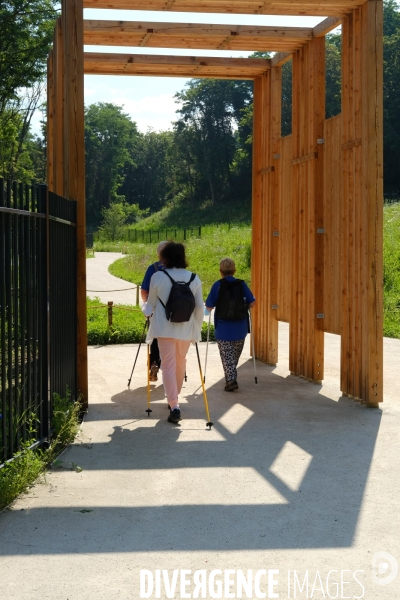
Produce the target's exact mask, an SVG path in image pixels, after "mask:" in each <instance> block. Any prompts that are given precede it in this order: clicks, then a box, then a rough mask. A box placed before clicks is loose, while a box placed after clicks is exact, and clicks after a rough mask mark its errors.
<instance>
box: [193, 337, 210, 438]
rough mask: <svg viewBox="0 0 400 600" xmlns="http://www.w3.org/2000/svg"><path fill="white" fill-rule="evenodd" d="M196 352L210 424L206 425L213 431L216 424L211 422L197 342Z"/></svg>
mask: <svg viewBox="0 0 400 600" xmlns="http://www.w3.org/2000/svg"><path fill="white" fill-rule="evenodd" d="M196 352H197V360H198V362H199V371H200V381H201V386H202V388H203V397H204V406H205V409H206V416H207V419H208V422H207V423H206V425H207V427H209V428H210V431H211V427H212V426H213V425H214V423H212V422H211V417H210V411H209V410H208V402H207V394H206V388H205V387H204V381H203V373H202V372H201V363H200V355H199V348H198V346H197V342H196Z"/></svg>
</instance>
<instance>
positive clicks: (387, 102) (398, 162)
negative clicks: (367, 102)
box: [383, 0, 400, 193]
mask: <svg viewBox="0 0 400 600" xmlns="http://www.w3.org/2000/svg"><path fill="white" fill-rule="evenodd" d="M383 14H384V27H383V32H384V45H383V61H384V65H383V66H384V70H383V119H384V120H383V133H384V141H383V147H384V152H383V158H384V186H385V191H386V192H387V193H390V192H399V190H400V179H399V171H400V121H399V115H400V10H399V6H398V5H397V3H396V2H394V0H385V2H384V13H383Z"/></svg>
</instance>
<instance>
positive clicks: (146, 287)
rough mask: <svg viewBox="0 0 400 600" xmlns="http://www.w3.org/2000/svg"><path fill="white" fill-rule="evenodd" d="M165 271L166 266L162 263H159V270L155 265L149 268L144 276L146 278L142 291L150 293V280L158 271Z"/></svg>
mask: <svg viewBox="0 0 400 600" xmlns="http://www.w3.org/2000/svg"><path fill="white" fill-rule="evenodd" d="M163 270H164V265H163V264H162V263H161V262H158V263H157V270H156V269H155V268H154V263H153V264H152V265H150V266H149V267H147V270H146V273H145V274H144V278H143V283H142V290H144V291H145V292H148V291H149V289H150V279H151V278H152V277H153V275H154V273H157V272H158V271H163Z"/></svg>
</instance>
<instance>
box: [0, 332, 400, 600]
mask: <svg viewBox="0 0 400 600" xmlns="http://www.w3.org/2000/svg"><path fill="white" fill-rule="evenodd" d="M338 340H339V339H338V337H337V336H331V335H327V336H326V364H327V372H326V380H325V382H324V385H323V386H319V385H314V384H310V383H308V382H306V381H304V380H302V379H299V378H297V377H293V376H291V375H290V374H289V372H288V327H287V326H286V325H285V324H282V325H281V327H280V362H279V365H278V366H277V367H276V368H273V367H270V366H268V365H265V364H262V363H257V377H258V384H257V385H256V384H255V382H254V373H253V364H252V361H251V360H250V359H249V343H248V342H247V343H246V346H245V350H244V352H243V356H242V360H241V362H240V367H239V378H238V380H239V384H240V388H239V390H238V391H237V392H235V393H226V392H224V391H223V381H222V379H221V375H222V370H221V366H220V360H219V356H218V350H217V347H216V345H215V344H210V347H209V356H208V365H207V372H206V384H207V394H208V401H209V406H210V412H211V418H212V421H213V422H214V426H213V427H212V430H211V431H209V430H208V429H207V427H206V425H205V422H206V421H205V411H204V403H203V397H202V390H201V386H200V377H199V370H198V366H197V359H196V353H195V350H194V349H193V348H191V349H190V350H189V355H188V365H187V374H188V380H187V383H186V384H185V385H184V389H183V393H182V399H181V408H182V413H183V417H184V420H183V421H182V422H181V423H180V425H178V426H174V425H171V424H170V423H168V422H167V420H166V417H167V408H166V403H165V400H164V399H163V388H162V385H161V384H160V382H158V383H157V384H154V385H152V391H151V408H152V413H151V416H150V417H148V416H147V414H146V412H145V409H146V407H147V392H146V376H145V373H146V367H145V361H146V353H145V351H143V349H142V350H141V351H140V354H139V359H138V364H137V367H136V370H135V372H134V374H133V378H132V385H131V389H130V390H128V389H127V380H128V377H129V375H130V372H131V368H132V364H133V360H134V357H135V355H136V352H137V346H136V345H125V346H105V347H91V348H90V349H89V367H90V410H89V413H88V415H87V418H86V420H85V422H84V425H83V434H82V437H81V439H80V440H78V441H77V442H76V443H75V444H74V445H73V446H72V447H71V448H69V449H68V450H67V451H65V452H64V453H63V455H62V456H61V460H62V468H56V469H53V470H52V471H50V473H49V474H48V475H47V477H46V481H45V482H44V483H43V484H42V485H36V486H35V487H33V488H32V489H31V490H30V491H29V493H28V494H27V495H25V496H24V497H22V498H21V499H20V500H18V501H17V502H16V503H15V505H14V506H13V507H12V510H11V511H7V512H4V513H3V514H1V515H0V592H1V598H2V599H4V600H124V599H132V600H137V599H139V598H140V597H141V594H140V587H139V582H140V572H141V570H143V569H147V570H148V571H150V573H151V574H152V575H153V577H154V578H155V577H156V570H163V569H164V570H166V572H165V576H168V578H169V579H168V581H169V580H170V579H172V577H173V571H174V570H175V569H187V570H188V572H187V573H186V574H185V573H184V574H183V575H182V573H181V572H180V573H178V574H177V575H178V583H177V588H176V591H175V593H174V594H172V595H171V594H169V595H168V594H167V592H166V589H165V583H164V579H163V575H162V574H161V576H160V577H161V580H160V593H159V594H158V593H157V591H158V590H157V589H156V588H155V589H154V590H153V592H152V593H150V594H149V596H146V597H150V598H156V597H158V598H162V599H165V598H167V597H174V598H188V597H191V596H189V594H192V597H200V598H201V597H205V598H211V597H219V598H235V597H239V594H238V593H237V589H236V581H237V577H239V581H241V579H240V574H239V576H238V574H237V572H238V570H242V571H243V573H244V575H245V576H246V577H248V576H249V577H251V578H252V580H253V586H252V592H251V594H250V592H249V594H248V595H247V594H246V593H245V592H243V595H242V597H243V598H246V597H251V598H257V597H263V596H262V595H261V594H262V593H266V594H267V596H266V597H275V598H278V597H279V598H283V599H286V598H294V597H296V598H311V597H312V598H316V599H320V598H329V597H331V598H366V599H367V600H375V599H376V600H397V598H399V597H400V575H398V576H397V577H394V575H395V565H396V561H397V563H398V562H400V542H399V537H400V536H399V533H400V500H399V497H400V496H399V488H398V482H399V456H400V440H399V426H400V409H399V403H398V398H399V392H400V385H399V378H398V371H399V364H400V341H399V340H385V384H386V387H385V402H384V403H383V406H382V409H375V410H371V409H366V408H365V407H364V406H362V405H361V404H359V403H357V402H355V401H353V400H350V399H349V398H343V397H342V396H341V394H340V391H339V371H338V365H339V343H338ZM199 346H200V354H201V359H202V363H203V365H204V358H205V349H206V348H205V344H200V345H199ZM76 465H78V466H79V467H80V468H79V469H76V468H75V470H73V468H74V467H76ZM80 469H82V470H80ZM382 553H383V554H382ZM215 569H219V570H221V571H222V573H223V574H222V575H220V574H217V576H216V579H215V581H219V580H221V577H224V576H225V577H226V579H227V584H226V587H224V588H223V589H222V592H221V594H218V587H217V585H218V584H216V587H215V590H214V586H213V585H212V581H213V577H214V575H215V573H214V574H212V575H211V571H213V570H215ZM228 569H230V570H231V572H230V573H229V572H228V573H227V571H226V570H228ZM201 570H202V571H204V574H203V575H202V574H201V573H200V574H199V573H197V574H196V575H195V574H194V573H195V571H201ZM248 570H252V572H251V573H250V574H249V573H248ZM263 570H265V571H266V570H269V576H270V577H271V580H270V581H271V587H270V592H271V593H270V595H269V596H268V583H267V581H268V580H267V576H266V575H265V572H264V571H263ZM271 570H276V571H279V573H272V572H271ZM190 571H191V572H190ZM295 572H296V573H295ZM307 573H308V575H307ZM256 574H257V578H258V579H257V578H256ZM203 576H204V577H205V580H204V581H205V582H206V584H207V586H206V589H205V592H206V593H205V595H204V596H202V594H201V590H200V593H198V594H197V596H195V595H193V591H194V589H195V583H196V581H199V582H201V581H202V577H203ZM307 576H308V585H307V579H306V577H307ZM182 577H183V584H182V588H181V587H180V586H181V581H182ZM210 577H211V579H210ZM185 579H186V580H187V581H188V582H189V583H188V585H187V586H186V587H185ZM272 579H274V580H276V581H277V584H276V585H275V586H272ZM229 581H232V585H230V584H229ZM257 581H258V582H259V588H260V589H259V588H258V587H257V586H256V585H255V584H256V582H257ZM297 581H299V582H300V583H299V584H297ZM346 582H349V583H346ZM358 582H360V583H358ZM294 583H295V590H294V589H293V588H294ZM208 584H210V586H211V589H210V587H209V586H208ZM303 584H304V586H303V590H302V591H300V587H301V585H303ZM381 584H384V585H381ZM221 585H222V584H221ZM239 588H240V586H239ZM313 590H314V592H313V594H312V591H313ZM143 591H146V590H143ZM198 592H199V590H198ZM214 592H216V593H214ZM259 592H260V593H261V594H260V593H259ZM272 592H274V593H275V594H277V595H275V596H274V595H272ZM311 594H312V595H311ZM142 596H143V597H144V596H145V594H142ZM264 597H265V596H264Z"/></svg>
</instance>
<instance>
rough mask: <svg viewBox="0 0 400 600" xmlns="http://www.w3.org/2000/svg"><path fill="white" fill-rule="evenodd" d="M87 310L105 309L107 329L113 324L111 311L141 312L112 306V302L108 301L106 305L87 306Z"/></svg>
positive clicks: (138, 309) (127, 307)
mask: <svg viewBox="0 0 400 600" xmlns="http://www.w3.org/2000/svg"><path fill="white" fill-rule="evenodd" d="M87 308H88V310H96V309H98V308H102V309H104V308H106V309H107V315H108V325H109V327H112V324H113V311H114V310H115V309H118V310H128V311H130V312H140V313H141V312H142V311H141V309H140V308H130V307H129V306H118V305H114V302H113V301H112V300H110V302H107V304H99V306H88V307H87Z"/></svg>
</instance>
